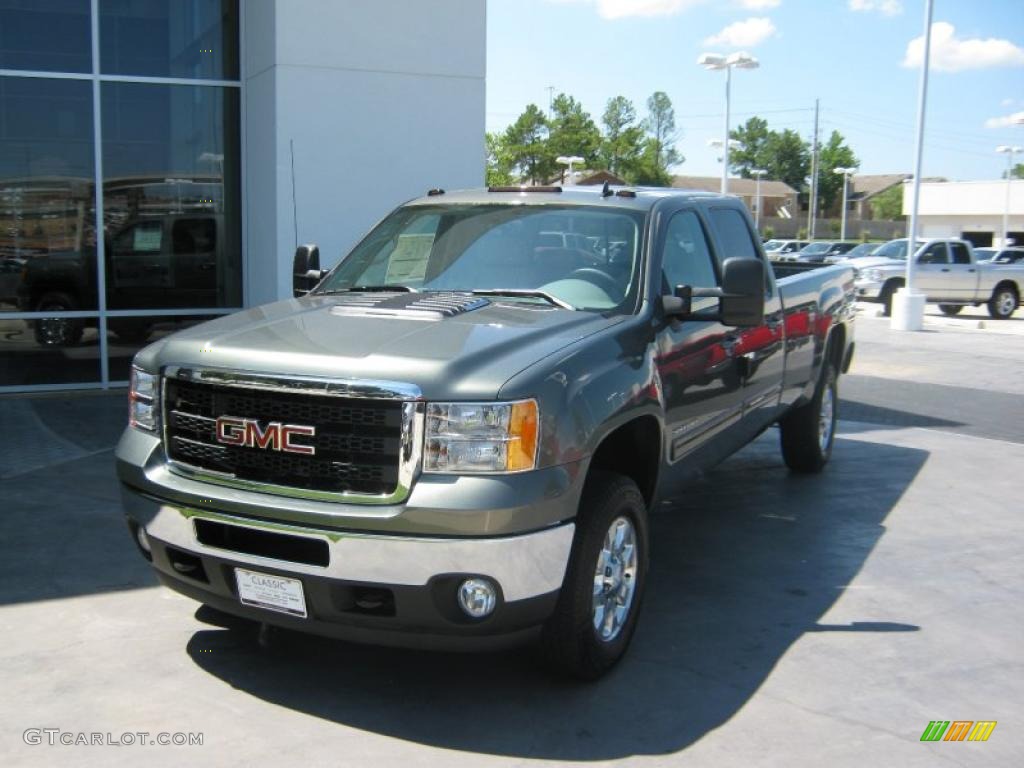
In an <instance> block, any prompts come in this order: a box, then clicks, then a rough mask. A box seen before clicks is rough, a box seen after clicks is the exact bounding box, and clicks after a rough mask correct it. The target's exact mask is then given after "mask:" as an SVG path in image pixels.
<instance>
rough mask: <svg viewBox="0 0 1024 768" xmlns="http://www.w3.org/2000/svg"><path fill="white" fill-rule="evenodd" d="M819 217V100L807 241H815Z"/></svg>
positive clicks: (812, 156)
mask: <svg viewBox="0 0 1024 768" xmlns="http://www.w3.org/2000/svg"><path fill="white" fill-rule="evenodd" d="M817 217H818V99H815V100H814V142H813V143H812V144H811V199H810V205H808V206H807V239H808V240H813V239H814V220H815V219H816V218H817Z"/></svg>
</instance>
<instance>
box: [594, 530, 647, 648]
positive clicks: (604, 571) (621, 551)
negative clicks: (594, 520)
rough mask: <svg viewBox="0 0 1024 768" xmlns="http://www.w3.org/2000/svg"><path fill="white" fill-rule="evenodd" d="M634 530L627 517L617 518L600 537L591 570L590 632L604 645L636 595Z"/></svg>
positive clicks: (615, 633) (617, 629) (621, 623)
mask: <svg viewBox="0 0 1024 768" xmlns="http://www.w3.org/2000/svg"><path fill="white" fill-rule="evenodd" d="M636 542H637V537H636V531H635V530H634V528H633V523H632V522H630V520H629V519H628V518H625V517H617V518H615V520H613V521H612V524H611V525H610V526H609V527H608V530H607V532H606V533H605V535H604V544H603V545H602V547H601V551H600V552H599V553H598V555H597V567H596V568H595V569H594V595H593V614H592V618H593V623H594V631H595V632H597V636H598V638H599V639H600V640H603V641H604V642H610V641H612V640H614V639H615V638H616V637H617V636H618V634H619V632H621V631H622V627H623V626H624V625H625V623H626V620H627V619H628V618H629V609H630V607H631V606H632V604H633V595H634V593H635V592H636V575H637V551H636Z"/></svg>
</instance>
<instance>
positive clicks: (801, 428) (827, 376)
mask: <svg viewBox="0 0 1024 768" xmlns="http://www.w3.org/2000/svg"><path fill="white" fill-rule="evenodd" d="M828 403H831V407H830V408H828V410H829V413H828V414H827V415H824V416H823V413H822V411H823V404H825V405H826V407H827V406H828ZM838 403H839V376H838V374H837V373H836V367H835V365H834V364H833V362H832V361H831V360H826V361H825V364H824V368H823V369H822V371H821V378H820V379H819V381H818V386H817V388H816V389H815V391H814V397H812V398H811V400H810V402H808V403H805V404H804V405H801V406H800V407H799V408H797V409H796V410H793V411H791V412H790V413H788V414H787V415H786V416H785V417H784V418H783V419H782V420H781V421H780V422H779V428H780V435H781V443H782V458H783V459H784V460H785V462H786V466H787V467H789V468H790V470H792V471H793V472H799V473H802V474H813V473H816V472H821V470H823V469H824V468H825V465H826V464H828V460H829V459H830V458H831V456H832V444H833V443H834V442H835V436H836V418H837V414H838V412H839V408H838ZM826 426H827V433H826V431H825V430H826Z"/></svg>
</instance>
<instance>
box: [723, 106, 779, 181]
mask: <svg viewBox="0 0 1024 768" xmlns="http://www.w3.org/2000/svg"><path fill="white" fill-rule="evenodd" d="M769 135H770V131H769V130H768V121H767V120H765V119H764V118H761V117H752V118H750V119H749V120H747V122H746V123H744V124H743V125H741V126H740V127H739V128H735V129H734V130H732V131H730V132H729V138H731V139H735V140H736V141H738V142H739V143H740V146H739V148H737V149H730V151H729V170H730V171H733V172H738V173H739V174H740V176H742V177H743V178H745V179H749V178H750V176H751V174H750V171H751V169H753V168H765V166H766V165H767V164H768V158H767V155H766V145H767V143H768V137H769ZM765 170H767V168H765Z"/></svg>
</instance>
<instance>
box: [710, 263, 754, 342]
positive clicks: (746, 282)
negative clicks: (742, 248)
mask: <svg viewBox="0 0 1024 768" xmlns="http://www.w3.org/2000/svg"><path fill="white" fill-rule="evenodd" d="M764 293H765V272H764V262H762V261H761V260H760V259H726V260H725V263H724V264H722V299H721V304H720V307H721V308H720V310H719V312H720V315H721V321H722V324H723V325H732V326H736V327H741V328H742V327H751V326H755V325H761V324H762V323H763V322H764Z"/></svg>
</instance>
